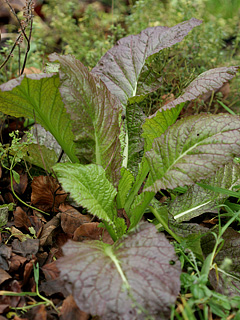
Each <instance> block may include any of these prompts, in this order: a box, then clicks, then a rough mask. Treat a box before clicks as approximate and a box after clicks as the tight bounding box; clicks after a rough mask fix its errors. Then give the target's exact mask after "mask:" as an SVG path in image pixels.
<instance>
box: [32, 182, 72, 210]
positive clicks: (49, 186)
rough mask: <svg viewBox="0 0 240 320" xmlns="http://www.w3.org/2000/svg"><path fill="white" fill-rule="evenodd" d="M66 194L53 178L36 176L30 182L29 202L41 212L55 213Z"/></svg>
mask: <svg viewBox="0 0 240 320" xmlns="http://www.w3.org/2000/svg"><path fill="white" fill-rule="evenodd" d="M66 197H67V194H66V193H65V192H64V191H63V190H62V188H61V187H60V185H59V184H58V183H57V181H56V180H55V179H54V178H53V177H49V176H38V177H34V178H33V181H32V194H31V202H32V204H33V205H35V206H37V207H38V208H39V209H41V210H43V211H53V212H57V211H58V207H59V205H60V204H61V203H63V202H64V201H65V200H66Z"/></svg>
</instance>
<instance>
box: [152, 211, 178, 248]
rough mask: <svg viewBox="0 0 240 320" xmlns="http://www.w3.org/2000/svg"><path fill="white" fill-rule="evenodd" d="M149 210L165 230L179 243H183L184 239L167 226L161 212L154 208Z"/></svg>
mask: <svg viewBox="0 0 240 320" xmlns="http://www.w3.org/2000/svg"><path fill="white" fill-rule="evenodd" d="M149 209H150V210H151V212H152V213H153V214H154V216H155V218H156V219H157V220H158V221H159V222H160V223H161V225H162V226H163V228H164V229H165V230H166V231H167V232H168V233H169V234H170V235H171V236H172V237H173V238H174V239H175V240H176V241H177V242H178V243H181V242H182V239H181V238H180V237H179V236H178V235H176V234H175V233H174V232H173V231H172V230H171V229H170V228H169V227H168V225H167V223H166V221H165V220H164V219H163V218H162V217H161V215H160V214H159V212H158V211H157V210H156V209H155V208H154V207H152V206H149Z"/></svg>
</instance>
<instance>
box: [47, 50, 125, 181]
mask: <svg viewBox="0 0 240 320" xmlns="http://www.w3.org/2000/svg"><path fill="white" fill-rule="evenodd" d="M50 60H51V61H58V62H59V64H60V69H59V75H60V78H61V82H62V85H61V87H60V92H61V95H62V99H63V101H64V103H65V105H66V109H67V111H68V113H69V114H70V116H71V120H72V130H73V134H74V142H75V143H76V154H77V156H78V158H79V160H80V162H81V163H83V164H86V163H90V162H91V163H95V164H98V165H101V166H102V167H103V168H104V169H105V170H106V174H107V177H109V178H110V180H111V182H113V184H114V185H117V182H118V180H119V179H120V169H121V162H122V157H121V143H120V140H119V135H120V118H121V115H122V107H121V104H120V102H119V101H118V100H117V99H116V98H115V97H114V96H113V95H112V94H111V92H110V91H109V90H108V89H107V87H106V86H105V84H104V83H103V82H102V81H101V80H100V79H99V78H98V77H96V76H95V75H93V74H91V73H90V72H89V71H88V69H87V68H86V67H85V66H84V65H83V64H82V63H81V62H80V61H78V60H76V59H75V58H74V57H73V56H70V55H67V56H60V55H57V54H52V55H50Z"/></svg>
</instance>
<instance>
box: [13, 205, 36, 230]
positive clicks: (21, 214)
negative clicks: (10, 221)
mask: <svg viewBox="0 0 240 320" xmlns="http://www.w3.org/2000/svg"><path fill="white" fill-rule="evenodd" d="M13 215H14V225H15V227H16V228H24V229H25V230H26V231H28V228H29V227H31V226H32V224H31V221H30V219H29V217H28V215H27V214H26V212H25V211H24V210H23V209H22V208H21V207H16V210H15V211H14V212H13Z"/></svg>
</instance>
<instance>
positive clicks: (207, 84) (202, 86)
mask: <svg viewBox="0 0 240 320" xmlns="http://www.w3.org/2000/svg"><path fill="white" fill-rule="evenodd" d="M238 69H239V67H238V66H232V67H221V68H215V69H210V70H208V71H205V72H203V73H201V74H200V75H199V76H198V77H197V78H196V79H194V80H193V81H192V82H191V83H190V84H189V86H187V88H185V89H184V92H183V94H182V95H181V96H180V97H178V98H177V99H175V100H173V101H171V102H169V103H168V104H166V105H165V106H164V109H169V108H174V107H175V106H176V105H178V104H180V103H182V102H186V101H191V100H194V99H196V98H198V97H199V96H200V95H202V94H204V93H206V92H209V91H213V90H217V89H219V88H221V86H222V85H223V84H224V83H225V82H228V81H229V80H231V79H232V78H233V77H234V76H235V75H236V72H237V71H238Z"/></svg>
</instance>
